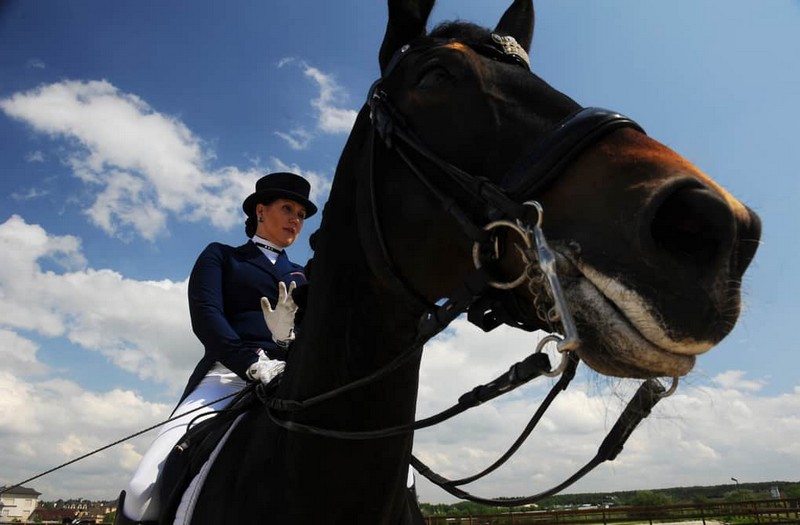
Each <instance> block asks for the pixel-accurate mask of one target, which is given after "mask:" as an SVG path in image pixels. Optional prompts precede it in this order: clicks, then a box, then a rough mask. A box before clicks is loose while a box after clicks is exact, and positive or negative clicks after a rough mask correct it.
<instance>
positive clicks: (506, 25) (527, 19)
mask: <svg viewBox="0 0 800 525" xmlns="http://www.w3.org/2000/svg"><path fill="white" fill-rule="evenodd" d="M533 20H534V13H533V0H514V3H513V4H511V7H509V8H508V9H507V10H506V12H505V13H504V14H503V17H502V18H501V19H500V22H498V23H497V27H496V28H495V29H494V31H495V33H498V34H500V35H509V36H513V37H514V39H515V40H516V41H517V43H518V44H519V45H521V46H522V47H523V48H524V49H525V51H528V52H530V50H531V40H533Z"/></svg>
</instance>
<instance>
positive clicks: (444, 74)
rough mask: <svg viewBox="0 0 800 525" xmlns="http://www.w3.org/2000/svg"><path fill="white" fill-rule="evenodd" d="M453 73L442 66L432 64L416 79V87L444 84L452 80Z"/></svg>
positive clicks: (432, 86) (423, 87) (427, 87)
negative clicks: (432, 65)
mask: <svg viewBox="0 0 800 525" xmlns="http://www.w3.org/2000/svg"><path fill="white" fill-rule="evenodd" d="M452 78H453V75H451V74H450V72H449V71H448V70H447V69H445V68H444V67H442V66H434V67H431V68H428V69H426V70H425V71H423V72H422V74H421V75H420V77H419V80H418V81H417V88H419V89H429V88H434V87H437V86H440V85H442V84H446V83H448V82H450V80H452Z"/></svg>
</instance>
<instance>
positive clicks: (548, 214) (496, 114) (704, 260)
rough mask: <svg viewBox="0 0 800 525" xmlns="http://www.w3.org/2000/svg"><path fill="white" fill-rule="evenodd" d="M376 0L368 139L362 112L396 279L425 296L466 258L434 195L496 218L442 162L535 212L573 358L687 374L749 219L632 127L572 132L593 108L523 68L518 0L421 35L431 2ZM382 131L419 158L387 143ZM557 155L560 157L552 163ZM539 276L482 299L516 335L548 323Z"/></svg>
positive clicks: (601, 365)
mask: <svg viewBox="0 0 800 525" xmlns="http://www.w3.org/2000/svg"><path fill="white" fill-rule="evenodd" d="M389 4H390V9H389V15H390V18H389V23H388V27H387V31H386V35H385V38H384V41H383V44H382V47H381V52H380V65H381V71H382V79H381V80H380V82H379V86H378V89H379V90H380V96H381V97H383V98H384V99H385V101H386V103H385V104H383V105H384V106H387V107H385V108H384V109H382V110H381V111H383V112H385V113H388V114H390V115H389V117H387V118H388V120H390V122H389V124H388V125H383V127H386V128H388V129H386V130H381V129H380V128H381V127H382V125H381V122H380V120H381V119H380V117H379V118H378V119H377V121H378V122H377V127H378V128H379V131H381V132H382V135H383V138H384V140H383V141H379V144H378V145H377V146H375V147H374V151H373V156H374V159H373V166H372V169H374V170H375V172H376V173H377V174H379V175H378V176H377V177H376V186H377V187H378V190H377V191H376V194H377V195H383V198H382V199H380V202H379V203H378V205H377V206H376V207H377V209H378V210H379V217H378V220H379V222H380V224H381V225H382V226H381V227H382V228H383V229H384V231H385V238H386V239H387V241H386V244H387V252H388V253H389V254H390V256H391V258H392V259H393V260H394V261H395V264H396V267H397V273H399V274H401V275H402V276H403V277H404V280H405V281H407V282H409V283H415V284H414V286H415V291H416V292H417V293H418V294H419V295H422V296H424V297H425V298H426V299H427V300H429V301H436V300H437V299H439V298H441V297H443V296H446V295H447V294H448V293H449V292H450V291H452V290H453V289H454V288H455V287H457V286H458V283H459V282H460V281H461V280H462V279H463V278H464V276H465V275H466V273H467V272H468V271H469V269H470V266H471V265H472V264H473V262H472V261H473V259H472V257H471V255H470V250H471V247H472V241H471V239H469V238H468V236H466V235H465V234H464V233H463V228H461V227H460V226H459V224H458V221H457V220H456V219H454V218H453V216H452V214H450V213H448V211H447V210H446V209H445V207H446V206H443V201H442V200H440V199H437V197H436V193H437V192H442V193H445V194H447V195H448V196H452V197H453V199H454V200H455V202H456V203H458V205H460V206H461V207H462V208H463V209H464V210H465V211H466V213H467V214H468V215H469V218H470V219H471V220H472V221H474V223H475V224H479V225H482V224H486V223H487V222H488V221H489V220H491V219H492V217H493V216H494V217H498V216H502V215H503V213H502V210H500V211H498V210H496V209H492V208H491V206H489V207H488V209H487V206H485V205H484V204H483V203H480V202H478V201H477V199H476V198H475V195H474V192H470V191H467V190H465V189H464V188H463V187H462V185H459V184H457V183H456V182H454V181H453V179H452V177H448V176H446V175H445V174H444V173H443V172H444V171H445V170H443V169H442V167H441V166H442V164H446V165H450V166H453V167H455V168H457V170H458V171H459V172H465V173H467V174H469V175H471V176H472V177H474V178H477V179H485V180H487V181H488V182H489V183H490V184H494V185H496V186H497V187H499V188H500V189H501V190H502V191H504V192H505V193H506V194H507V195H509V196H510V197H512V198H513V199H515V200H516V201H517V202H520V203H521V202H523V201H526V200H530V199H535V200H536V201H538V202H539V203H541V205H542V208H543V210H544V216H543V231H544V233H545V236H546V238H547V239H548V240H549V243H550V245H551V246H552V248H553V249H554V251H555V252H556V258H557V268H558V273H559V275H560V277H561V281H562V283H563V286H564V293H565V296H566V299H567V303H568V308H569V309H570V311H571V312H572V314H573V316H574V318H575V323H576V325H577V329H578V332H579V336H580V340H581V343H580V346H579V348H578V353H579V355H580V357H581V358H582V359H583V360H584V361H585V362H587V363H588V364H589V365H590V366H591V367H593V368H594V369H596V370H597V371H599V372H602V373H605V374H608V375H617V376H626V377H641V378H646V377H654V376H682V375H684V374H686V373H687V372H689V371H690V370H691V369H692V367H693V365H694V362H695V356H697V355H698V354H701V353H703V352H706V351H707V350H709V349H710V348H712V347H713V346H714V345H716V344H717V343H719V342H720V341H721V340H722V338H723V337H725V335H726V334H727V333H728V332H729V331H730V330H731V329H732V327H733V325H734V324H735V322H736V320H737V317H738V315H739V312H740V304H741V301H740V283H741V279H742V274H743V272H744V271H745V269H746V268H747V266H748V264H749V263H750V261H751V259H752V257H753V255H754V253H755V251H756V247H757V244H758V239H759V235H760V222H759V219H758V217H757V215H756V214H755V213H753V212H752V211H750V210H749V209H748V208H747V207H745V206H744V205H743V204H741V203H740V202H739V201H737V200H736V199H735V198H734V197H733V196H731V195H730V194H729V193H728V192H727V191H725V190H724V189H723V188H722V187H721V186H720V185H718V184H717V183H715V182H714V181H713V180H712V179H711V178H709V177H708V176H707V175H705V174H704V173H702V172H701V171H700V170H699V169H698V168H697V167H695V166H694V165H692V164H691V163H690V162H689V161H687V160H686V159H684V158H683V157H681V156H680V155H678V154H677V153H675V152H674V151H672V150H670V149H669V148H668V147H666V146H664V145H662V144H660V143H659V142H657V141H655V140H653V139H652V138H650V137H648V136H647V135H646V134H645V133H644V132H643V131H642V130H641V129H640V128H639V127H638V126H637V125H636V124H635V123H632V122H631V121H627V120H626V119H624V118H622V117H616V120H615V121H614V122H620V121H625V125H608V119H606V120H603V119H602V118H600V119H598V120H597V122H596V123H594V124H593V123H589V124H586V122H585V121H588V120H592V119H593V118H596V115H594V116H592V115H590V116H589V117H588V118H586V111H583V112H581V109H582V108H581V106H580V105H579V104H578V103H577V102H575V101H573V100H572V99H570V98H569V97H567V96H566V95H564V94H562V93H560V92H558V91H557V90H555V89H554V88H553V87H551V86H550V85H548V84H547V83H546V82H545V81H543V80H542V79H541V78H539V77H538V76H536V75H535V74H533V73H532V72H531V71H530V70H529V69H528V60H527V53H528V52H529V50H530V43H531V39H532V35H533V19H534V17H533V7H532V3H531V1H530V0H516V1H515V2H514V3H513V4H512V5H511V7H509V9H508V10H507V11H506V12H505V14H504V15H503V17H502V19H501V20H500V22H499V23H498V24H497V27H495V29H494V30H493V31H489V30H487V29H483V28H480V27H477V26H474V25H472V24H468V23H462V22H457V23H449V24H444V25H441V26H439V27H437V28H435V29H433V30H432V31H431V32H430V33H427V32H426V31H425V24H426V21H427V17H428V14H429V12H430V9H431V8H432V5H433V2H432V1H428V2H424V1H400V0H398V1H390V3H389ZM373 96H375V95H374V94H373ZM375 111H376V109H375V108H374V107H373V113H375ZM373 120H376V119H375V115H374V114H373ZM576 120H578V121H584V122H578V123H577V124H576V122H575V121H576ZM614 122H612V124H614ZM587 126H588V127H587ZM581 127H583V128H586V129H584V130H583V131H580V128H581ZM396 128H402V129H403V130H404V132H405V134H406V135H407V136H409V137H411V139H409V140H408V141H407V142H409V141H410V142H416V144H418V145H422V148H423V149H421V150H420V149H415V147H414V144H411V147H409V144H398V143H399V142H401V140H400V139H401V138H402V137H400V138H398V137H397V135H398V133H397V129H396ZM576 130H578V131H576ZM573 132H575V133H577V135H575V136H570V133H573ZM554 136H555V137H556V138H554ZM392 142H394V143H392ZM403 146H405V150H406V151H405V153H404V152H403ZM559 147H560V148H561V156H560V158H552V157H553V149H554V148H555V149H556V150H557V149H558V148H559ZM404 156H405V157H406V158H407V159H404V158H403V157H404ZM542 164H544V165H546V166H544V167H543V166H542ZM410 166H413V167H410ZM415 170H419V171H422V172H424V173H426V174H428V177H429V180H427V181H421V180H420V178H419V177H417V176H415V175H414V174H413V173H411V172H413V171H415ZM430 186H434V188H433V189H432V188H431V187H430ZM400 196H402V198H400ZM531 213H532V214H534V215H535V213H536V212H534V211H533V210H531ZM497 237H499V240H497V242H498V243H500V244H505V245H506V249H505V250H504V255H503V256H502V257H501V258H500V260H499V261H498V263H497V264H496V272H497V273H498V274H499V275H500V276H501V278H502V276H506V277H505V279H504V280H512V279H513V278H514V277H513V276H516V275H519V274H520V273H521V272H523V271H524V262H523V260H522V259H521V258H520V257H519V254H518V250H517V249H513V247H514V245H515V244H518V243H519V240H518V239H517V238H516V237H517V236H516V234H515V233H513V232H511V231H509V232H506V233H503V234H500V235H497ZM432 253H435V254H436V256H435V257H432V256H431V254H432ZM542 282H543V281H541V280H540V281H539V282H538V283H537V282H530V283H529V286H520V287H518V288H516V289H515V290H513V291H507V292H502V293H498V294H497V295H499V296H500V298H499V301H500V302H501V303H503V304H505V306H506V308H507V309H508V310H509V311H513V312H514V313H515V315H516V317H517V319H518V322H519V323H520V324H524V325H526V326H527V327H529V328H530V327H541V328H546V329H549V328H552V326H550V324H551V323H548V322H547V316H542V315H541V312H537V307H536V305H539V306H541V303H542V302H543V301H545V302H546V300H548V299H549V298H548V297H547V293H548V292H547V290H546V289H545V288H544V286H543V284H542ZM537 313H538V314H539V315H537ZM542 317H544V318H545V319H544V321H543V320H542V319H541V318H542Z"/></svg>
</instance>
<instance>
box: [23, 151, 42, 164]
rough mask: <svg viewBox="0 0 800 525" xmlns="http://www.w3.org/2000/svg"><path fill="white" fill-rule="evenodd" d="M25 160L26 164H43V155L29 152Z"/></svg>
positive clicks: (37, 152)
mask: <svg viewBox="0 0 800 525" xmlns="http://www.w3.org/2000/svg"><path fill="white" fill-rule="evenodd" d="M25 160H27V161H28V162H44V153H42V152H41V151H38V150H37V151H31V152H30V153H28V154H27V155H25Z"/></svg>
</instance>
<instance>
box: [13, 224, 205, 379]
mask: <svg viewBox="0 0 800 525" xmlns="http://www.w3.org/2000/svg"><path fill="white" fill-rule="evenodd" d="M0 250H2V252H3V253H5V254H6V255H5V256H4V264H3V265H0V329H2V330H7V331H19V330H27V331H32V332H35V333H37V334H39V335H41V336H43V337H46V338H60V337H65V338H67V339H68V340H69V341H71V342H72V343H73V344H76V345H78V346H80V347H82V348H83V349H85V350H89V351H95V352H99V353H100V354H102V355H103V356H105V357H106V358H107V359H108V360H109V361H110V362H112V363H113V364H114V365H116V366H118V367H119V368H121V369H123V370H126V371H128V372H131V373H134V374H136V375H138V376H139V377H140V378H142V379H151V380H154V381H156V382H160V383H163V384H166V385H168V386H169V387H171V388H172V389H173V390H177V389H178V388H180V387H181V386H183V383H184V382H185V380H186V378H187V377H188V376H187V374H188V369H189V368H190V367H191V366H192V365H193V364H194V359H195V358H196V343H195V339H194V336H193V335H192V334H191V331H190V329H189V326H190V323H189V313H188V309H187V306H186V286H187V281H182V282H172V281H166V280H165V281H160V282H152V281H136V280H132V279H127V278H125V277H124V276H122V275H120V274H119V273H117V272H114V271H111V270H104V269H100V270H97V269H93V268H89V267H88V266H87V262H86V260H85V257H84V256H83V254H82V252H81V247H80V241H79V240H78V239H77V238H75V237H71V236H52V235H49V234H48V233H47V232H46V231H45V230H44V229H43V228H42V227H40V226H38V225H33V224H27V223H26V222H25V221H24V220H23V219H22V218H21V217H19V216H16V215H15V216H12V217H11V218H10V219H8V220H7V221H6V222H5V223H2V224H0ZM43 259H48V260H50V261H52V262H54V263H55V264H57V265H59V266H61V267H62V268H64V270H65V271H64V272H63V273H55V272H53V271H43V270H42V268H41V267H40V264H39V262H40V261H41V260H43ZM10 333H11V332H8V333H7V332H4V331H0V342H1V341H2V340H5V341H6V342H8V343H9V344H11V345H13V347H15V348H18V349H19V350H20V353H19V355H18V357H17V359H23V357H21V356H23V355H28V356H31V355H35V347H34V346H31V345H32V343H30V342H29V341H28V342H26V341H25V340H22V339H20V338H19V337H17V338H14V337H13V334H11V335H9V334H10ZM17 333H18V332H17ZM31 359H32V357H29V358H28V361H31ZM12 363H13V361H12ZM23 364H24V361H23V362H19V363H17V365H15V366H16V367H17V369H18V370H19V369H20V367H21V366H22V365H23Z"/></svg>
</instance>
